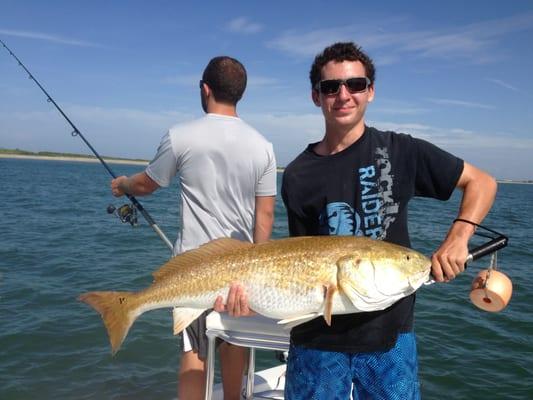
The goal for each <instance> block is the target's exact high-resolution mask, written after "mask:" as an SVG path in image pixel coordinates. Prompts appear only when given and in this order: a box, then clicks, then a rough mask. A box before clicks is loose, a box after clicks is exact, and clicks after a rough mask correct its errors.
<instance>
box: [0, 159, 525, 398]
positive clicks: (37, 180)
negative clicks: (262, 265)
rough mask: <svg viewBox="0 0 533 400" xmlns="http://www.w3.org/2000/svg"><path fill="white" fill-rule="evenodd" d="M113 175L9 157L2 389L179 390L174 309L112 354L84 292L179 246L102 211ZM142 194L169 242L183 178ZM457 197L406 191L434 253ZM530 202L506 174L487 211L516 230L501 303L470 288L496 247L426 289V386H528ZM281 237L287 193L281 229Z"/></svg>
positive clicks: (118, 169) (135, 394)
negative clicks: (489, 305)
mask: <svg viewBox="0 0 533 400" xmlns="http://www.w3.org/2000/svg"><path fill="white" fill-rule="evenodd" d="M112 168H113V170H114V171H115V173H117V174H132V173H134V172H137V171H139V170H140V169H141V167H138V166H126V165H112ZM109 180H110V179H109V177H108V175H107V173H106V172H105V170H104V169H103V168H102V166H101V165H100V164H91V163H75V162H59V161H40V160H12V159H0V186H1V190H0V217H1V218H0V223H1V224H0V399H6V400H7V399H9V400H12V399H13V400H14V399H34V398H39V399H172V398H175V393H176V379H177V378H176V371H177V367H178V363H179V341H178V340H177V339H176V338H175V337H173V335H172V329H171V323H172V319H171V312H170V310H157V311H153V312H150V313H147V314H145V315H143V316H141V317H140V318H139V320H138V321H137V322H136V323H135V325H134V326H133V328H132V330H131V331H130V334H129V336H128V338H127V339H126V341H125V343H124V345H123V347H122V349H121V351H119V352H118V353H117V355H116V356H115V357H111V355H110V348H109V344H108V340H107V335H106V333H105V331H104V327H103V324H102V323H101V320H100V317H99V316H98V314H97V313H95V312H94V311H93V310H92V309H90V308H89V307H87V306H86V305H85V304H82V303H80V302H78V301H77V300H76V298H77V296H78V295H79V294H80V293H82V292H85V291H89V290H107V289H120V290H138V289H140V288H143V287H145V286H147V285H149V284H150V282H151V280H152V278H151V272H152V271H153V270H155V269H156V268H157V267H159V266H160V265H161V264H163V263H164V262H165V261H166V260H167V259H168V257H169V255H170V253H169V250H168V248H167V247H166V246H165V245H164V244H163V242H162V241H161V240H160V239H159V237H158V236H157V235H156V234H155V233H154V232H153V231H152V230H151V228H150V227H149V226H148V225H147V224H146V222H145V221H144V220H142V216H139V220H140V225H139V226H137V227H135V228H131V227H130V226H129V225H127V224H121V223H120V222H119V220H118V219H117V218H116V217H114V216H111V215H108V214H107V213H106V207H107V206H108V204H110V203H113V204H115V205H117V206H118V205H121V204H123V203H124V201H123V200H122V199H115V198H113V197H112V196H111V195H110V192H109ZM140 200H141V202H142V203H143V205H144V206H145V208H146V209H147V210H148V211H149V212H150V213H151V215H152V216H153V218H154V219H155V220H156V221H157V222H158V224H159V225H160V227H161V228H162V229H163V231H164V232H166V233H167V235H168V236H169V237H170V239H171V240H172V241H173V240H174V238H175V232H176V229H177V212H178V210H177V188H176V187H175V186H174V187H173V188H170V189H166V190H160V191H158V192H157V193H156V194H155V195H153V196H150V197H147V198H140ZM458 201H459V197H458V195H454V196H453V198H452V199H451V200H450V201H449V202H437V201H434V200H428V199H415V200H414V201H413V202H412V203H411V206H410V214H411V223H410V231H411V236H412V241H413V247H414V248H416V249H417V250H419V251H422V252H424V253H426V254H428V255H429V254H431V252H432V251H433V250H434V249H435V248H436V247H437V246H438V244H439V243H440V241H441V240H442V238H443V237H444V235H445V233H446V230H447V226H448V224H449V223H450V221H451V220H452V219H453V218H454V215H455V213H456V210H457V207H458ZM532 215H533V185H518V184H501V185H500V186H499V192H498V196H497V200H496V203H495V206H494V208H493V210H492V211H491V213H490V214H489V216H488V217H487V219H486V220H485V222H484V224H485V225H487V226H489V227H491V228H493V229H496V230H499V231H501V232H503V233H505V234H507V235H509V237H510V241H509V246H508V247H507V248H505V249H504V250H503V251H501V252H499V256H498V260H499V268H500V270H502V271H503V272H505V273H506V274H508V275H509V276H510V277H511V279H512V281H513V284H514V292H513V298H512V299H511V302H510V304H509V306H508V307H507V308H506V309H505V310H504V311H502V312H500V313H487V312H484V311H481V310H478V309H477V308H475V307H474V306H473V305H472V304H471V303H470V301H469V299H468V294H469V290H470V283H471V280H472V279H473V277H474V275H475V274H476V273H477V271H479V269H481V268H485V267H486V266H488V264H489V259H488V258H485V259H481V260H479V261H476V262H474V263H472V265H471V266H470V267H469V268H468V270H467V272H465V273H464V274H463V275H461V276H460V277H458V278H457V279H456V280H455V281H453V282H452V283H450V284H437V285H431V286H428V287H423V288H421V289H420V290H419V292H418V295H417V309H416V314H415V319H416V323H415V324H416V333H417V337H418V348H419V364H420V380H421V388H422V396H423V398H424V399H442V398H449V399H531V398H533V373H532V371H531V369H532V368H533V312H532V311H531V304H533V280H532V279H531V276H532V274H533V256H532V253H533V250H532V245H533V242H532V239H531V238H532V236H533V227H532V225H533V217H532ZM284 236H287V225H286V221H285V211H284V208H283V205H282V203H281V201H280V200H278V203H277V206H276V223H275V227H274V237H284ZM478 242H479V243H482V242H483V240H479V241H478ZM479 243H474V244H479ZM278 363H279V362H278V361H276V359H275V358H274V355H273V353H272V352H267V351H265V352H259V356H258V361H257V368H258V369H262V368H266V367H270V366H274V365H277V364H278Z"/></svg>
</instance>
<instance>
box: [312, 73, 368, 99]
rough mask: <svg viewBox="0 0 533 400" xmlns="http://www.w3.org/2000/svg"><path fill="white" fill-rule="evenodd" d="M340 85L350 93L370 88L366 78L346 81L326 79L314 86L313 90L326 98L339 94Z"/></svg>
mask: <svg viewBox="0 0 533 400" xmlns="http://www.w3.org/2000/svg"><path fill="white" fill-rule="evenodd" d="M341 85H345V86H346V89H348V91H349V92H350V93H352V94H353V93H359V92H364V91H365V90H366V89H368V87H369V86H370V79H368V78H367V77H366V76H364V77H358V78H348V79H327V80H324V81H320V82H318V83H317V84H316V86H315V89H316V90H318V91H319V92H320V93H322V94H324V95H326V96H328V95H333V94H337V93H339V90H340V89H341Z"/></svg>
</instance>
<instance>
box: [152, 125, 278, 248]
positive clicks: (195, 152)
mask: <svg viewBox="0 0 533 400" xmlns="http://www.w3.org/2000/svg"><path fill="white" fill-rule="evenodd" d="M146 173H147V174H148V176H149V177H150V178H152V179H153V180H154V181H155V182H156V183H157V184H158V185H159V186H163V187H167V186H169V185H170V183H171V181H172V179H173V177H174V176H175V175H176V174H178V176H179V181H180V188H181V191H180V208H179V209H180V210H181V214H180V221H179V227H180V228H179V232H178V238H177V240H176V245H175V246H174V254H178V253H181V252H183V251H186V250H189V249H193V248H196V247H198V246H200V245H201V244H203V243H206V242H208V241H210V240H212V239H216V238H220V237H231V238H235V239H240V240H246V241H250V242H251V241H252V240H253V229H254V213H255V197H256V196H275V195H276V160H275V157H274V151H273V149H272V144H271V143H269V142H268V141H267V140H266V139H265V138H264V137H263V136H262V135H261V134H260V133H259V132H257V131H256V130H255V129H254V128H252V127H251V126H250V125H248V124H246V123H245V122H244V121H242V120H241V119H240V118H237V117H230V116H225V115H219V114H207V115H206V116H205V117H203V118H200V119H197V120H194V121H191V122H189V123H184V124H179V125H176V126H174V127H172V128H171V129H170V130H169V131H168V133H167V134H166V135H165V136H163V139H162V140H161V143H160V145H159V148H158V149H157V154H156V155H155V157H154V159H153V160H152V161H151V162H150V164H149V165H148V167H147V168H146Z"/></svg>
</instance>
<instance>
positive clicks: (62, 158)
mask: <svg viewBox="0 0 533 400" xmlns="http://www.w3.org/2000/svg"><path fill="white" fill-rule="evenodd" d="M0 158H19V159H28V160H50V161H74V162H91V163H97V162H100V160H98V159H97V158H96V157H92V158H91V157H65V156H57V157H56V156H53V157H52V156H35V155H22V154H7V153H6V154H0ZM103 159H104V161H105V162H106V163H108V164H129V165H148V161H137V160H117V159H115V158H105V157H104V158H103Z"/></svg>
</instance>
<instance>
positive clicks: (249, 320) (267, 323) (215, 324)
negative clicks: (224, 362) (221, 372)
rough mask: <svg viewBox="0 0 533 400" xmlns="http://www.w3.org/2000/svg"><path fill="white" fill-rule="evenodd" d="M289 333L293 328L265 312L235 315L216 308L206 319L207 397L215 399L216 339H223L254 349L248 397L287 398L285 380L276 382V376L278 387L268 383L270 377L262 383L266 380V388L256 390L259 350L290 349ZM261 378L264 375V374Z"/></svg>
mask: <svg viewBox="0 0 533 400" xmlns="http://www.w3.org/2000/svg"><path fill="white" fill-rule="evenodd" d="M289 333H290V332H289V330H287V329H284V328H282V327H281V326H280V325H278V324H277V321H276V320H274V319H270V318H266V317H263V316H261V315H254V316H252V317H242V318H233V317H230V316H229V315H228V314H227V313H218V312H216V311H212V312H211V313H210V314H209V315H208V316H207V321H206V335H207V339H208V350H207V374H206V375H207V378H206V379H207V381H206V389H205V399H206V400H212V396H213V381H214V377H215V340H216V338H220V339H222V340H224V341H225V342H228V343H230V344H233V345H236V346H242V347H248V348H249V349H250V355H249V360H248V374H247V379H246V388H245V391H244V398H245V399H247V400H250V399H254V398H255V399H283V387H284V382H279V381H276V379H273V380H274V381H276V382H274V385H273V386H274V387H270V386H269V385H268V384H266V383H268V382H267V380H268V379H266V378H265V379H263V381H264V382H262V383H265V385H261V386H263V387H262V388H261V389H262V390H261V391H260V392H257V393H254V374H255V349H266V350H281V351H288V350H289ZM278 370H279V368H278ZM259 377H260V378H261V375H259ZM283 380H284V379H283ZM276 386H277V387H276ZM279 388H281V389H279ZM258 389H259V385H258Z"/></svg>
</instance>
